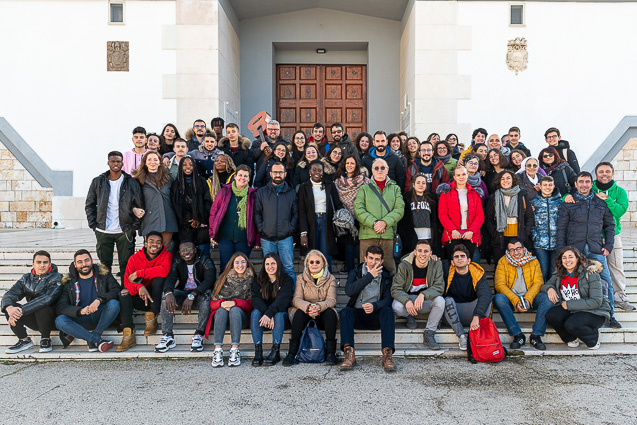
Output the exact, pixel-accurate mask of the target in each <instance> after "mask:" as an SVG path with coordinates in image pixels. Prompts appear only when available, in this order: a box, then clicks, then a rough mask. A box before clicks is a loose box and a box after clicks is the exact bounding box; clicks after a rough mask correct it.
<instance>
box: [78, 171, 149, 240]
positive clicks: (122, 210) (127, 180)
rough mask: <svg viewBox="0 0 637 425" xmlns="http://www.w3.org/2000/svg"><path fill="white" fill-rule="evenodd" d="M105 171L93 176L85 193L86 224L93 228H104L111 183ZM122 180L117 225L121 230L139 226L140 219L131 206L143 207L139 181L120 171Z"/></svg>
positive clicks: (133, 228) (108, 172)
mask: <svg viewBox="0 0 637 425" xmlns="http://www.w3.org/2000/svg"><path fill="white" fill-rule="evenodd" d="M109 174H110V171H107V172H105V173H103V174H100V175H99V176H97V177H95V178H94V179H93V181H92V182H91V186H90V187H89V189H88V194H87V195H86V202H85V204H84V210H85V211H86V219H87V220H88V226H89V227H90V228H91V229H93V230H95V229H102V230H104V229H106V213H107V211H108V197H109V196H110V194H111V184H110V183H109V180H108V176H109ZM122 175H123V176H124V181H123V182H122V186H121V187H120V190H119V226H120V228H121V229H122V231H124V232H127V231H133V230H137V229H139V227H140V226H141V222H142V221H141V219H139V218H137V217H136V216H135V214H133V208H141V209H144V197H143V196H142V187H141V186H140V185H139V182H138V181H137V180H135V179H134V178H132V177H131V176H130V175H129V174H126V173H125V172H123V171H122Z"/></svg>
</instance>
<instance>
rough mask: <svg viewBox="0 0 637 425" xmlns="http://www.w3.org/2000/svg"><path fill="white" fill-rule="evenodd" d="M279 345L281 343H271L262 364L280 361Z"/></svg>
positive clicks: (270, 364) (271, 364)
mask: <svg viewBox="0 0 637 425" xmlns="http://www.w3.org/2000/svg"><path fill="white" fill-rule="evenodd" d="M280 347H281V344H272V349H271V350H270V354H268V357H266V358H265V360H263V366H274V365H275V364H277V363H278V362H280V361H281V354H280V352H279V348H280Z"/></svg>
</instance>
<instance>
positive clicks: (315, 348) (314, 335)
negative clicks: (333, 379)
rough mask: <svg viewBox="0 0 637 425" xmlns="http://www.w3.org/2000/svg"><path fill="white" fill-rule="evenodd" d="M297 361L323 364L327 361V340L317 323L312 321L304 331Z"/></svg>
mask: <svg viewBox="0 0 637 425" xmlns="http://www.w3.org/2000/svg"><path fill="white" fill-rule="evenodd" d="M296 361H297V362H300V363H323V362H324V361H325V340H324V339H323V335H322V334H321V331H319V330H318V328H317V327H316V322H315V321H314V320H310V321H309V322H308V323H307V326H305V329H304V330H303V334H302V335H301V341H300V343H299V351H298V352H297V353H296Z"/></svg>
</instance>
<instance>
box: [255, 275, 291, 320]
mask: <svg viewBox="0 0 637 425" xmlns="http://www.w3.org/2000/svg"><path fill="white" fill-rule="evenodd" d="M293 294H294V281H293V280H292V278H291V277H290V276H288V275H287V274H285V273H281V283H280V284H279V290H278V292H277V294H276V297H275V298H274V299H264V298H263V295H262V294H261V284H260V283H259V280H258V279H253V280H252V308H254V309H255V310H259V311H260V312H261V314H262V315H264V316H268V317H269V318H270V319H272V318H273V317H274V315H275V314H277V313H283V312H285V311H287V309H288V306H289V305H290V302H291V301H292V295H293Z"/></svg>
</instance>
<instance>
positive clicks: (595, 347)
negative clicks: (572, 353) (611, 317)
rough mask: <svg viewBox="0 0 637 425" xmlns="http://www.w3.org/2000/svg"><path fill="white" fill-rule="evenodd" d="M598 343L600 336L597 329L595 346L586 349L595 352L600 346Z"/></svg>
mask: <svg viewBox="0 0 637 425" xmlns="http://www.w3.org/2000/svg"><path fill="white" fill-rule="evenodd" d="M600 341H601V335H600V334H599V329H597V344H595V345H593V346H592V347H586V348H588V349H589V350H597V349H598V348H599V346H600Z"/></svg>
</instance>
